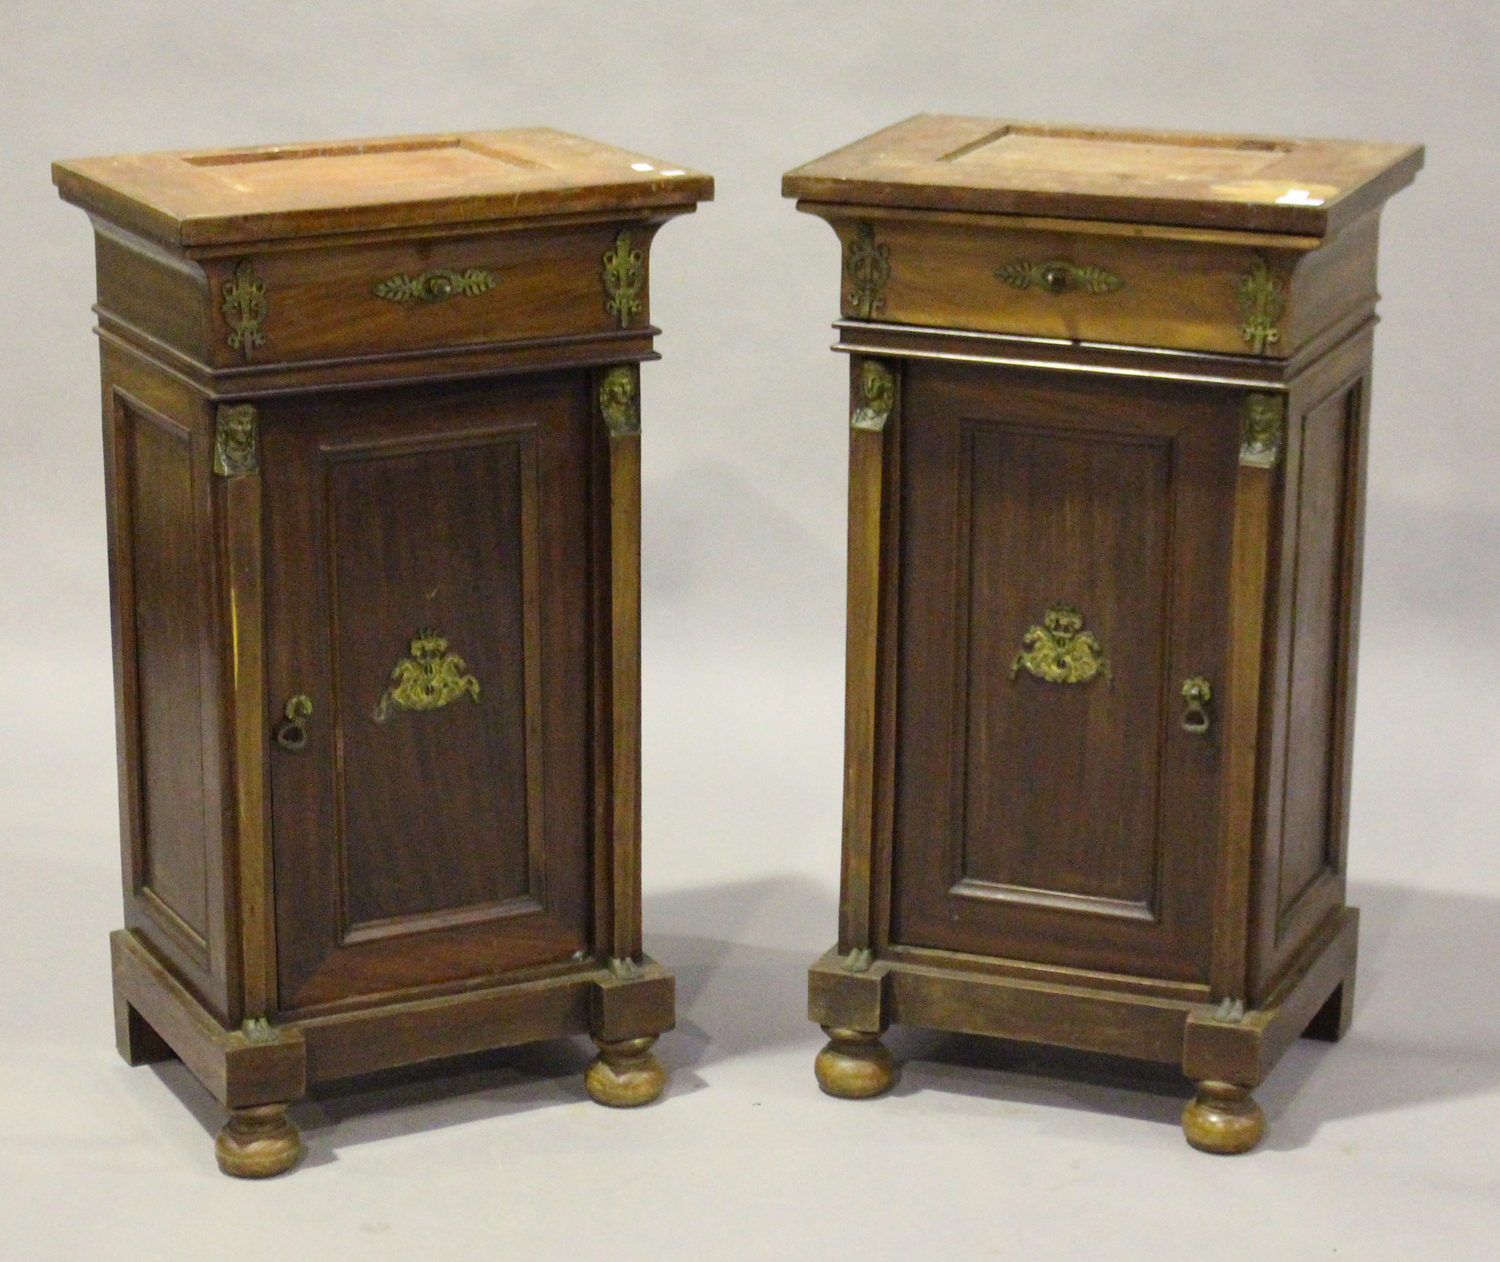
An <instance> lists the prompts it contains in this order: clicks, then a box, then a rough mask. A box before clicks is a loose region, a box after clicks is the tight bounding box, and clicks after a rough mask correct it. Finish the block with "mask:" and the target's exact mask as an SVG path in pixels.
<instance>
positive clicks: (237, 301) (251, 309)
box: [222, 259, 267, 360]
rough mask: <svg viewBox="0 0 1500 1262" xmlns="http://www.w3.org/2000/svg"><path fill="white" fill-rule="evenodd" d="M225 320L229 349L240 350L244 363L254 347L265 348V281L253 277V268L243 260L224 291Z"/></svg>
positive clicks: (223, 308)
mask: <svg viewBox="0 0 1500 1262" xmlns="http://www.w3.org/2000/svg"><path fill="white" fill-rule="evenodd" d="M223 294H224V303H223V307H222V310H223V312H224V319H225V320H227V321H228V322H229V336H228V337H227V338H225V341H226V342H227V343H228V344H229V349H230V350H234V351H239V352H240V354H242V355H243V356H244V357H245V358H246V359H247V360H248V359H250V358H251V356H252V355H253V353H254V351H255V348H256V347H257V346H264V345H265V343H266V335H265V333H264V332H263V331H262V330H261V325H262V324H264V323H265V319H266V312H267V307H266V282H265V281H263V280H261V278H260V277H259V276H257V275H256V274H255V265H254V264H253V263H252V262H251V261H250V260H249V259H246V260H244V262H242V263H241V264H240V265H239V266H238V267H236V268H235V269H234V279H233V280H231V281H226V282H225V283H224V288H223Z"/></svg>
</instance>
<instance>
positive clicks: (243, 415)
mask: <svg viewBox="0 0 1500 1262" xmlns="http://www.w3.org/2000/svg"><path fill="white" fill-rule="evenodd" d="M259 416H260V414H259V413H258V412H257V411H256V410H255V404H253V403H221V404H219V410H218V411H217V413H215V415H214V472H215V473H217V474H218V475H219V476H220V477H221V478H235V477H239V476H240V475H241V474H244V473H259V472H260V450H259V444H258V441H257V437H256V431H257V429H258V428H259V426H258V424H257V422H258V420H259Z"/></svg>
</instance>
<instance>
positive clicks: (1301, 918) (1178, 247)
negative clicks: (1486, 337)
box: [783, 116, 1422, 1152]
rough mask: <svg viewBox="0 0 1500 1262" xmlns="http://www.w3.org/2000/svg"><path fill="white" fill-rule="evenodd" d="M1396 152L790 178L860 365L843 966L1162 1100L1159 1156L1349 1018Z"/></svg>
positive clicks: (858, 1090) (885, 153)
mask: <svg viewBox="0 0 1500 1262" xmlns="http://www.w3.org/2000/svg"><path fill="white" fill-rule="evenodd" d="M1421 162H1422V150H1421V149H1420V147H1414V146H1399V145H1383V144H1356V143H1350V142H1341V141H1311V140H1295V139H1281V138H1274V137H1244V136H1222V135H1189V134H1182V133H1159V132H1141V131H1119V130H1109V129H1097V128H1084V127H1051V126H1040V125H1035V124H1030V123H1017V122H1006V121H1004V120H997V119H983V118H960V117H946V116H919V117H916V118H913V119H910V120H908V121H906V122H904V123H900V124H898V125H896V126H895V127H892V128H888V129H887V130H885V131H883V132H879V133H877V134H876V135H874V136H870V137H868V138H866V139H864V140H861V141H858V142H856V143H855V144H853V145H851V146H849V147H847V148H844V149H841V150H839V151H837V152H835V153H833V154H830V155H828V156H826V157H824V158H820V159H818V160H817V161H815V162H812V163H809V164H808V165H806V166H803V167H799V168H798V169H796V170H794V171H792V172H790V173H788V174H787V176H786V177H785V180H784V185H783V191H784V193H785V194H786V195H787V196H789V197H795V198H797V199H798V202H797V206H798V209H799V210H804V211H808V212H811V213H813V214H816V215H819V216H821V217H822V218H824V219H826V220H827V221H828V222H829V224H830V225H831V226H832V227H833V229H834V230H835V232H837V234H838V237H839V240H840V243H841V245H842V249H843V278H842V286H841V299H842V308H843V318H842V319H841V320H840V321H839V322H838V326H837V327H838V331H839V343H838V346H837V347H836V349H838V350H840V351H844V352H847V353H848V354H849V355H850V356H851V370H852V371H851V396H852V402H851V409H850V412H851V431H850V465H849V469H850V486H849V604H848V649H847V720H846V755H845V783H844V833H843V879H842V891H841V902H840V923H839V940H838V945H837V947H836V948H835V949H834V950H831V951H830V952H829V953H828V954H827V955H825V956H824V957H823V958H822V959H821V960H819V961H818V962H817V963H816V964H815V965H814V966H813V968H812V971H811V975H810V1000H809V1002H810V1015H811V1017H812V1019H813V1020H815V1021H817V1022H819V1023H820V1024H822V1025H823V1026H824V1027H825V1028H826V1029H827V1030H828V1033H829V1036H830V1040H831V1041H830V1042H829V1044H828V1046H827V1047H826V1048H825V1050H824V1051H823V1052H822V1054H821V1055H820V1056H819V1058H818V1064H817V1071H818V1078H819V1081H820V1083H821V1084H822V1086H823V1087H824V1089H825V1090H827V1091H829V1092H830V1093H832V1094H835V1095H842V1096H866V1095H874V1094H878V1093H879V1092H880V1091H882V1090H884V1089H885V1088H886V1087H887V1086H888V1085H889V1084H890V1082H891V1081H892V1078H893V1075H894V1072H895V1071H894V1067H893V1065H892V1062H891V1059H890V1056H889V1053H888V1052H887V1051H886V1049H885V1048H884V1047H883V1046H882V1045H881V1043H880V1036H881V1033H882V1032H883V1031H884V1030H885V1028H886V1027H887V1026H888V1025H889V1024H891V1023H893V1022H906V1023H910V1024H913V1025H918V1026H928V1027H933V1028H936V1029H941V1030H953V1031H964V1032H969V1033H977V1034H988V1035H997V1036H1003V1037H1006V1038H1011V1039H1021V1040H1030V1041H1034V1042H1039V1043H1044V1044H1052V1045H1056V1046H1061V1047H1070V1048H1079V1049H1086V1050H1091V1051H1097V1052H1103V1053H1112V1054H1117V1055H1123V1056H1128V1057H1136V1058H1141V1059H1144V1060H1149V1061H1156V1062H1164V1063H1169V1064H1179V1065H1180V1066H1181V1068H1182V1070H1183V1072H1184V1073H1185V1074H1186V1075H1187V1076H1188V1077H1189V1078H1190V1079H1192V1080H1194V1081H1195V1082H1196V1083H1197V1084H1198V1092H1197V1097H1196V1099H1195V1100H1194V1101H1193V1102H1192V1103H1190V1104H1189V1105H1188V1107H1187V1109H1186V1111H1185V1113H1184V1119H1183V1126H1184V1130H1185V1132H1186V1134H1187V1138H1188V1139H1189V1141H1190V1142H1192V1143H1193V1144H1195V1145H1196V1146H1198V1147H1200V1148H1204V1149H1207V1150H1210V1151H1217V1152H1241V1151H1245V1150H1246V1149H1248V1148H1250V1147H1253V1146H1254V1144H1255V1143H1256V1142H1257V1141H1258V1140H1259V1138H1260V1136H1261V1134H1262V1132H1263V1129H1264V1119H1263V1117H1262V1114H1261V1112H1260V1109H1259V1106H1258V1105H1256V1103H1255V1102H1254V1099H1253V1098H1252V1096H1251V1095H1250V1089H1251V1088H1253V1087H1255V1086H1256V1085H1257V1084H1258V1083H1259V1082H1260V1081H1261V1080H1262V1079H1263V1078H1264V1076H1265V1075H1266V1074H1267V1073H1268V1072H1269V1070H1270V1068H1271V1066H1272V1064H1273V1063H1274V1062H1275V1060H1276V1058H1277V1057H1278V1056H1279V1055H1280V1054H1281V1052H1282V1051H1283V1050H1284V1049H1285V1048H1286V1047H1287V1045H1288V1044H1289V1043H1290V1042H1291V1041H1292V1040H1294V1039H1296V1038H1297V1037H1298V1036H1299V1035H1302V1034H1304V1033H1306V1034H1310V1035H1313V1036H1315V1037H1325V1038H1337V1037H1338V1036H1339V1035H1340V1034H1341V1033H1342V1032H1343V1031H1344V1029H1345V1028H1346V1027H1347V1025H1348V1022H1349V1017H1350V1012H1351V1007H1352V999H1353V991H1354V967H1355V947H1356V935H1357V926H1358V912H1357V911H1356V910H1355V909H1353V908H1350V907H1347V906H1346V905H1345V897H1344V853H1345V842H1346V836H1347V829H1348V791H1349V767H1350V732H1351V726H1352V719H1353V712H1354V710H1353V707H1354V692H1355V689H1354V666H1355V647H1356V639H1357V631H1358V623H1359V575H1360V549H1361V533H1362V517H1363V502H1364V481H1365V458H1366V449H1367V441H1366V426H1367V420H1368V415H1369V399H1370V353H1371V340H1372V338H1371V335H1372V330H1373V327H1374V324H1375V314H1374V309H1375V301H1376V291H1375V261H1376V229H1377V220H1378V217H1379V213H1380V209H1381V206H1382V204H1383V203H1384V201H1385V199H1386V198H1387V197H1389V196H1390V195H1391V194H1392V193H1394V192H1396V191H1397V190H1398V189H1400V188H1402V187H1404V186H1405V185H1406V184H1407V183H1409V182H1410V181H1411V180H1412V179H1413V178H1414V176H1415V173H1416V172H1417V170H1418V169H1419V167H1420V166H1421Z"/></svg>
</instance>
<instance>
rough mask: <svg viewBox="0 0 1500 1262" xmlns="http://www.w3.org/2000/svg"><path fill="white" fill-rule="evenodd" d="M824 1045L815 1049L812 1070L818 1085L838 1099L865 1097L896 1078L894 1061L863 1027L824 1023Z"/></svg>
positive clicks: (878, 1091) (888, 1084) (881, 1044)
mask: <svg viewBox="0 0 1500 1262" xmlns="http://www.w3.org/2000/svg"><path fill="white" fill-rule="evenodd" d="M823 1032H824V1033H825V1034H827V1035H828V1040H829V1041H828V1046H827V1047H825V1048H824V1049H823V1050H822V1051H821V1052H819V1053H818V1059H817V1060H815V1061H814V1062H813V1072H814V1073H815V1074H816V1075H817V1076H818V1086H820V1087H822V1088H823V1090H824V1091H825V1092H827V1093H828V1094H829V1095H833V1096H838V1097H839V1098H840V1099H841V1100H867V1099H869V1098H870V1097H871V1096H877V1095H879V1094H880V1093H881V1092H882V1091H885V1090H887V1089H889V1087H890V1086H891V1084H892V1083H894V1082H895V1081H896V1064H895V1062H894V1061H893V1060H891V1054H890V1052H889V1051H887V1050H886V1046H885V1044H884V1043H882V1042H881V1041H880V1035H879V1034H874V1033H871V1032H869V1031H867V1030H844V1029H840V1028H839V1027H837V1026H832V1025H825V1026H824V1027H823Z"/></svg>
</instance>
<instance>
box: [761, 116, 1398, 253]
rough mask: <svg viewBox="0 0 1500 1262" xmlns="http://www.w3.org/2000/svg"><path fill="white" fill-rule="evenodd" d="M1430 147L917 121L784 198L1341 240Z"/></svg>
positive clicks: (853, 151) (812, 172)
mask: <svg viewBox="0 0 1500 1262" xmlns="http://www.w3.org/2000/svg"><path fill="white" fill-rule="evenodd" d="M1422 156H1423V150H1422V146H1421V145H1392V144H1374V143H1364V142H1360V141H1351V140H1297V139H1289V138H1285V137H1276V136H1225V135H1208V134H1199V133H1195V132H1177V131H1139V130H1128V129H1120V128H1110V127H1071V126H1053V125H1048V124H1042V123H1025V122H1016V121H1009V120H1006V119H999V118H967V117H960V116H957V115H951V114H918V115H917V116H916V117H914V118H909V119H907V120H906V121H905V122H902V123H897V124H896V125H895V126H894V127H887V128H886V129H885V130H884V131H879V132H876V133H875V134H874V135H873V136H866V137H865V138H864V139H863V140H857V141H855V142H854V143H853V144H852V145H848V146H846V147H845V148H843V149H838V150H835V151H834V152H833V153H830V154H827V155H825V156H824V157H821V158H818V159H816V160H815V161H813V162H809V163H807V164H806V165H805V166H800V167H798V168H797V169H796V170H794V171H788V172H787V173H786V175H784V176H783V177H782V183H781V191H782V194H783V196H786V197H797V198H801V199H804V200H806V201H812V202H832V203H845V204H850V205H856V206H899V207H909V208H916V209H930V210H956V211H970V212H983V213H989V214H1007V215H1037V216H1053V217H1059V218H1067V219H1094V220H1114V221H1119V222H1125V223H1155V224H1172V225H1177V226H1182V227H1191V228H1217V229H1229V230H1239V231H1252V232H1277V233H1292V234H1297V235H1301V236H1318V237H1322V236H1329V235H1332V234H1333V233H1335V232H1337V231H1339V229H1340V228H1342V227H1343V226H1344V225H1345V224H1346V223H1349V222H1351V221H1352V220H1354V219H1357V218H1359V217H1360V216H1361V215H1364V214H1366V213H1368V212H1369V211H1371V210H1374V209H1376V208H1377V207H1379V205H1380V204H1381V203H1382V202H1383V201H1385V199H1386V198H1388V197H1390V196H1391V194H1392V193H1395V192H1396V191H1397V190H1398V189H1401V188H1404V187H1405V186H1406V185H1408V184H1410V183H1411V182H1412V180H1413V179H1414V178H1415V177H1416V173H1417V171H1418V170H1420V169H1421V166H1422Z"/></svg>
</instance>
